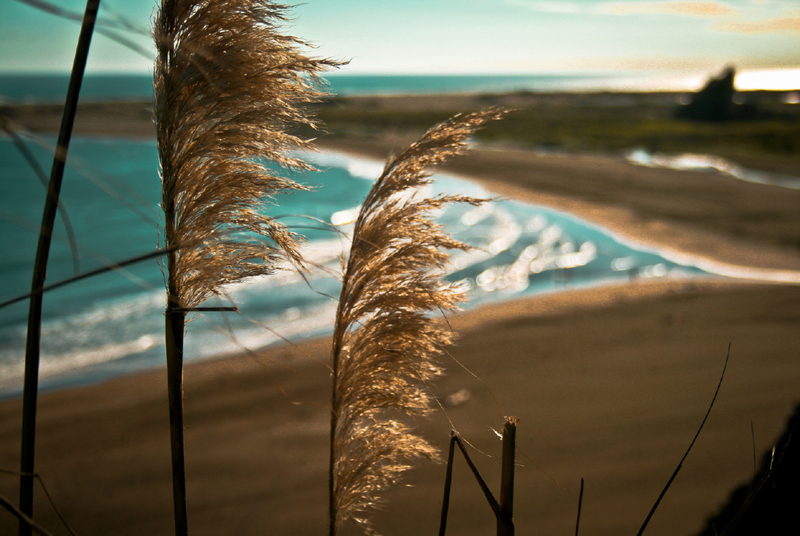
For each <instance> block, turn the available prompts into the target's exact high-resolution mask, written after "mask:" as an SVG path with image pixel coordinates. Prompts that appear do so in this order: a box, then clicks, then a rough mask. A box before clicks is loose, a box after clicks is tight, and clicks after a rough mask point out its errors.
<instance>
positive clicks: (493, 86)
mask: <svg viewBox="0 0 800 536" xmlns="http://www.w3.org/2000/svg"><path fill="white" fill-rule="evenodd" d="M325 78H326V80H327V82H328V86H327V90H328V91H329V92H330V93H332V94H335V95H341V96H358V95H399V94H454V93H471V94H475V93H497V92H503V93H509V92H518V91H539V92H542V91H544V92H547V91H589V90H623V91H624V90H629V91H638V90H650V89H652V90H678V91H680V90H686V89H687V81H686V79H685V76H684V77H681V76H680V75H676V74H675V75H670V74H667V75H664V74H660V73H659V74H654V73H647V72H643V73H632V72H630V73H629V72H620V73H613V74H602V75H601V74H539V75H354V74H335V73H334V74H329V75H327V76H326V77H325ZM698 81H699V82H700V83H701V82H702V77H700V78H698V80H694V79H692V80H691V81H689V82H688V84H689V86H690V87H691V86H692V85H697V83H698ZM68 82H69V75H67V74H0V104H2V103H3V102H13V103H32V102H49V103H52V102H55V103H61V102H63V100H64V95H65V94H66V91H67V84H68ZM152 88H153V84H152V78H151V76H150V75H148V74H87V75H86V77H85V78H84V82H83V85H82V87H81V100H82V101H83V102H98V101H119V100H124V101H139V100H148V99H150V98H152V93H153V89H152ZM691 89H696V88H694V87H691Z"/></svg>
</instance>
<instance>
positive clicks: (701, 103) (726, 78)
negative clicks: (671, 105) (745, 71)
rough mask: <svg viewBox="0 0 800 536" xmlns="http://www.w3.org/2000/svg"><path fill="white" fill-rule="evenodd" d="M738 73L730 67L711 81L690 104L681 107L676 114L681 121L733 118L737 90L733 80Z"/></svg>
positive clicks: (726, 119) (721, 120)
mask: <svg viewBox="0 0 800 536" xmlns="http://www.w3.org/2000/svg"><path fill="white" fill-rule="evenodd" d="M735 76H736V71H735V70H734V68H733V67H728V68H727V69H725V70H724V71H723V72H722V74H720V75H719V76H718V77H715V78H712V79H711V80H709V81H708V82H707V83H706V85H705V87H703V89H701V90H700V91H699V92H697V93H695V94H694V96H693V97H692V100H691V101H690V102H689V104H687V105H685V106H681V107H680V108H678V111H677V112H676V114H675V115H676V117H678V118H679V119H688V120H690V121H713V122H723V121H728V120H730V119H731V118H732V116H733V108H734V104H733V95H734V94H735V93H736V90H735V89H734V87H733V80H734V78H735Z"/></svg>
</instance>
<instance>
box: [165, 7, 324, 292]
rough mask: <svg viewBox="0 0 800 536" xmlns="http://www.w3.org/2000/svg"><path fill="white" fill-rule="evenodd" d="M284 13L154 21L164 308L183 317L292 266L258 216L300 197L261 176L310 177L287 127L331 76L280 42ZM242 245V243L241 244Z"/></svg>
mask: <svg viewBox="0 0 800 536" xmlns="http://www.w3.org/2000/svg"><path fill="white" fill-rule="evenodd" d="M287 9H288V8H287V6H284V5H280V4H273V3H271V2H267V1H261V0H193V1H189V0H165V1H164V2H163V3H162V6H161V9H160V11H159V13H158V14H157V16H156V20H155V24H154V30H153V32H154V37H155V41H156V46H157V48H158V57H157V59H156V64H155V69H154V82H155V122H156V129H157V133H158V149H159V158H160V167H161V178H162V208H163V210H164V213H165V230H164V237H165V242H166V244H165V245H166V246H168V247H169V246H173V245H179V246H181V249H180V250H178V251H177V252H176V253H174V254H173V255H171V256H170V258H169V260H168V263H169V266H168V272H169V281H168V287H169V293H170V296H171V300H174V301H176V302H177V305H179V306H181V307H193V306H196V305H197V304H199V303H200V302H202V301H203V300H205V299H206V298H208V297H209V296H211V295H213V294H215V293H217V292H218V291H219V288H220V286H222V285H224V284H227V283H232V282H235V281H238V280H241V279H243V278H247V277H251V276H255V275H260V274H265V273H270V272H271V271H272V270H274V267H275V264H276V262H278V261H279V260H281V259H285V257H287V256H288V257H289V258H290V259H292V260H293V261H294V262H296V263H301V261H302V259H301V256H300V253H299V252H298V244H297V238H296V237H295V236H294V235H293V234H292V233H290V232H288V231H287V230H286V229H285V228H284V227H283V226H282V225H280V224H279V223H278V222H276V221H275V220H273V219H271V218H269V217H267V216H265V215H264V214H263V208H264V206H265V204H266V203H268V202H269V201H270V199H271V198H272V196H274V195H275V194H279V193H282V192H287V191H292V190H300V189H303V187H302V186H301V185H299V184H298V183H296V182H295V181H293V180H291V179H289V178H285V177H282V176H280V175H279V174H277V173H276V172H274V171H272V170H270V169H269V168H268V167H267V166H266V165H265V162H266V161H272V162H273V163H275V164H278V166H280V167H282V168H284V169H286V170H304V169H309V166H308V165H307V164H306V163H305V162H303V161H302V160H299V159H297V158H294V157H292V156H290V155H289V153H288V151H289V150H293V149H306V148H309V144H308V142H307V141H306V140H303V139H301V138H300V137H298V136H296V135H294V134H292V133H291V132H292V130H293V129H294V127H296V126H298V125H309V126H312V127H316V126H317V125H316V123H315V121H314V120H313V119H311V118H310V117H309V116H308V115H307V114H306V111H305V109H304V108H303V106H302V105H303V104H304V103H308V102H315V101H318V100H319V99H320V98H322V97H323V96H324V93H323V92H322V91H320V89H319V83H320V80H319V78H318V74H319V73H320V72H321V71H324V70H327V69H330V68H332V67H335V66H336V65H338V63H337V62H335V61H331V60H318V59H312V58H309V57H307V56H306V55H304V53H303V49H304V48H306V46H307V45H306V44H305V43H304V42H302V41H300V40H298V39H296V38H294V37H289V36H284V35H281V34H280V33H279V28H278V25H279V24H281V23H283V22H284V21H285V20H286V15H285V13H286V11H287ZM243 236H247V237H249V238H247V239H243Z"/></svg>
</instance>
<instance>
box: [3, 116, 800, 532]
mask: <svg viewBox="0 0 800 536" xmlns="http://www.w3.org/2000/svg"><path fill="white" fill-rule="evenodd" d="M139 112H141V110H140V111H139ZM102 119H103V117H102V114H100V113H99V112H98V115H96V116H94V117H93V118H92V117H84V121H87V120H91V121H94V126H95V127H96V128H101V127H103V121H102ZM129 119H130V125H133V126H131V127H130V128H131V129H132V130H131V131H135V129H136V128H139V129H141V130H139V131H136V132H140V133H143V134H146V131H147V129H146V128H145V127H146V126H147V125H146V124H145V123H143V121H142V118H141V117H140V116H137V115H136V114H133V115H131V116H130V118H129ZM91 121H90V123H91ZM106 123H107V122H106ZM123 123H124V122H123ZM42 124H43V123H42ZM84 125H85V124H84ZM136 125H138V126H136ZM149 126H150V129H151V131H152V124H150V125H149ZM81 128H85V126H84V127H81ZM123 130H124V129H123ZM112 135H113V134H112ZM151 135H152V134H151ZM405 140H407V136H405V137H404V136H393V135H387V136H384V137H381V138H379V139H363V138H362V139H356V138H352V137H344V136H339V137H328V138H323V139H321V140H319V145H320V146H321V147H323V148H325V147H327V148H331V149H333V148H337V147H338V149H337V150H342V152H350V153H352V154H360V155H361V156H367V157H370V158H378V159H381V160H382V159H383V158H385V157H386V156H387V154H388V153H389V152H390V151H391V150H397V149H399V148H402V147H403V142H404V141H405ZM443 170H444V171H445V172H448V173H453V174H455V175H457V176H460V177H470V178H471V179H472V180H477V181H478V182H480V183H481V184H484V185H485V186H486V187H487V188H488V189H490V190H491V191H493V192H496V193H498V194H500V195H503V196H505V197H509V198H512V199H521V200H524V201H532V202H535V203H537V204H543V205H547V206H552V207H553V208H556V209H558V210H563V211H565V212H569V213H572V214H576V215H578V217H580V218H582V219H586V220H587V221H590V222H595V223H597V224H603V226H606V227H608V228H611V229H612V230H618V231H619V232H620V234H625V236H629V237H630V238H631V239H635V240H641V241H648V240H649V241H650V242H652V243H656V244H659V245H660V246H665V247H668V248H674V249H675V250H676V251H683V252H688V253H690V254H692V255H695V256H702V257H704V258H711V259H715V260H717V261H719V262H723V263H728V264H734V262H733V261H739V262H738V264H739V265H742V264H744V265H749V266H751V267H758V268H763V269H776V270H798V269H800V252H799V251H800V250H798V249H797V248H796V247H792V246H791V244H786V243H784V242H783V241H784V240H785V239H786V236H787V235H788V234H790V233H788V232H787V231H788V230H791V229H797V228H800V227H798V219H800V211H798V210H796V208H797V207H800V197H798V195H800V194H792V193H789V194H785V192H784V191H780V192H777V191H776V190H774V188H773V187H769V186H763V185H752V184H750V183H741V181H736V179H729V178H726V177H721V176H718V175H715V174H706V173H693V172H678V171H672V170H657V169H656V170H654V169H651V168H641V167H638V166H633V165H632V164H629V163H627V162H624V161H622V160H621V159H615V158H614V157H611V156H608V155H591V154H589V155H586V154H583V155H569V156H565V155H547V156H543V155H538V154H536V153H534V152H533V151H519V150H516V149H514V150H504V151H496V150H485V149H478V150H477V151H475V152H474V154H472V155H467V156H464V157H459V158H458V159H456V160H455V161H454V163H453V164H452V165H451V166H447V167H445V168H444V169H443ZM732 181H736V182H732ZM740 183H741V184H740ZM612 194H613V195H612ZM723 195H724V197H722V198H720V197H719V196H723ZM759 214H760V215H761V218H760V219H759V217H758V216H759ZM765 214H768V215H769V217H766V216H765ZM603 222H605V223H603ZM786 226H788V228H787V227H786ZM757 238H761V242H759V240H758V239H757ZM744 261H746V262H744ZM448 321H449V324H450V325H451V326H452V328H453V329H454V330H455V331H456V332H457V333H458V334H459V338H458V340H457V342H456V344H455V345H454V346H452V347H450V348H449V349H448V351H449V355H448V356H446V357H445V366H446V368H447V375H446V376H444V377H443V378H441V380H437V382H436V383H435V385H433V386H431V389H432V391H433V392H434V394H435V395H436V396H437V398H438V399H439V400H441V402H442V408H441V409H437V410H436V411H435V412H434V414H433V416H432V418H431V419H430V420H420V421H417V422H415V423H414V424H416V426H417V428H418V429H419V431H420V433H422V435H423V436H424V437H426V438H427V439H429V440H430V441H431V442H432V443H433V444H434V445H435V446H436V447H437V448H439V449H440V451H442V452H446V449H447V443H448V439H449V432H450V427H451V426H455V427H456V428H457V429H458V430H459V432H460V433H461V434H462V435H463V436H464V437H465V438H466V439H468V440H469V441H470V443H471V444H473V445H475V447H476V448H477V449H479V450H478V451H477V452H475V451H473V452H471V453H470V454H471V456H473V457H474V460H475V462H476V464H477V465H478V468H479V470H480V471H481V473H482V474H483V475H484V476H485V478H486V479H487V483H488V485H489V486H490V487H491V488H492V489H497V485H498V482H499V471H498V467H497V460H496V457H497V456H498V454H499V442H498V441H497V439H496V436H495V435H494V433H493V432H492V431H491V429H492V428H494V429H496V428H497V427H498V426H499V425H500V422H501V416H502V415H516V416H518V417H520V419H521V420H520V428H519V429H518V435H517V442H518V446H519V451H520V454H519V458H518V461H519V463H520V467H519V469H518V470H517V477H516V484H515V495H516V499H515V502H516V504H517V508H516V515H515V517H516V525H517V527H518V529H519V531H520V533H531V532H532V531H538V532H540V533H542V534H559V533H565V531H571V530H574V523H575V512H576V509H577V489H578V485H579V482H580V479H581V478H584V477H585V478H586V495H585V497H584V508H583V513H582V515H581V518H582V519H581V530H582V532H584V531H589V533H590V534H592V533H597V534H606V533H609V534H610V533H615V534H618V533H630V532H631V531H635V530H637V528H638V527H639V525H640V524H641V522H642V521H643V520H644V517H645V516H646V514H647V511H648V510H649V508H650V506H652V504H653V502H654V501H655V499H656V497H657V496H658V494H659V492H660V491H661V489H662V488H663V486H664V484H665V483H666V481H667V480H668V478H669V475H670V474H671V473H672V471H673V470H674V468H675V465H676V464H677V462H678V461H679V459H680V456H681V455H682V454H683V452H684V451H685V449H686V447H687V446H688V444H689V442H690V440H691V438H692V436H693V435H694V433H695V432H696V430H697V426H698V425H699V423H700V421H701V420H702V416H703V414H704V413H705V411H706V409H707V408H708V404H709V402H710V399H711V395H712V394H713V392H714V388H715V386H716V383H717V382H718V380H719V377H720V373H721V371H722V364H723V361H724V358H725V353H726V351H727V348H728V344H729V343H731V344H732V350H731V361H730V364H729V368H728V372H726V376H725V380H724V382H723V385H722V389H721V391H720V396H719V399H718V400H717V402H716V404H715V406H714V408H713V410H712V412H711V416H710V418H709V421H708V423H707V425H706V427H705V429H704V430H703V433H702V434H701V435H700V438H699V439H698V442H697V444H696V445H695V447H694V449H693V451H692V453H691V454H690V455H689V457H688V458H687V461H686V463H685V464H684V468H683V470H682V472H681V473H680V475H679V476H678V478H677V479H676V480H675V482H674V484H673V485H672V487H671V489H670V491H669V492H668V493H667V495H666V497H665V499H664V501H663V502H662V504H661V506H660V507H659V509H658V510H657V511H656V514H655V516H654V518H653V520H652V521H651V524H650V526H649V527H648V534H652V535H654V536H661V535H663V536H666V535H668V534H669V535H675V534H681V535H685V536H689V535H690V534H693V533H694V532H696V531H699V530H700V529H701V527H702V523H703V521H704V520H705V519H706V518H707V517H708V516H710V515H712V514H713V513H714V512H715V510H716V509H717V507H718V506H719V505H721V504H722V502H723V501H724V500H726V499H727V495H728V492H729V491H730V490H731V489H732V488H733V487H734V486H735V485H738V484H740V483H741V482H742V481H744V480H745V479H747V478H748V477H749V476H750V474H751V473H752V457H753V448H754V447H753V443H752V441H753V440H752V439H751V426H753V427H754V429H755V450H756V453H757V455H759V456H760V455H761V453H762V452H763V451H765V450H767V449H768V448H769V446H770V445H771V442H772V441H774V440H775V439H776V438H777V436H778V435H779V434H780V432H781V431H782V427H783V425H784V424H785V419H786V418H787V417H788V415H789V414H790V413H791V411H792V409H793V407H794V405H795V404H796V403H797V400H798V394H797V388H796V386H797V385H798V384H800V367H798V366H797V355H798V350H799V349H800V337H798V334H797V325H799V323H800V286H798V285H780V284H766V283H763V282H754V281H747V280H728V279H716V278H713V279H708V280H706V279H697V278H691V279H670V280H654V281H633V282H627V283H622V284H610V285H603V286H598V287H592V288H583V289H569V290H566V291H559V292H556V293H549V294H542V295H536V296H531V297H524V298H520V299H515V300H511V301H503V302H499V303H494V304H487V305H483V306H480V307H477V308H475V309H474V310H470V311H468V312H466V313H461V314H457V315H453V316H451V317H449V318H448ZM329 351H330V340H329V338H328V337H322V338H317V339H313V340H306V341H302V342H300V343H297V344H294V345H291V346H286V345H282V346H273V347H270V348H267V349H266V350H261V351H258V352H257V355H235V356H229V357H223V358H219V359H209V360H206V361H202V362H196V363H190V364H187V366H186V368H185V389H186V409H185V413H186V424H187V430H186V455H187V478H188V480H187V485H188V489H187V497H188V504H189V524H190V525H191V526H192V529H191V530H192V533H193V534H196V535H197V536H203V535H206V534H208V535H212V534H220V533H233V532H236V533H237V534H250V533H253V534H257V533H263V532H264V531H265V529H266V530H267V531H269V532H271V533H275V534H284V533H287V534H288V533H291V534H299V535H305V534H308V535H311V534H322V533H324V530H325V527H326V519H325V514H326V508H325V505H326V504H327V503H326V500H325V493H326V484H327V480H326V476H325V475H326V467H325V464H326V462H327V447H326V441H327V435H328V431H327V428H326V426H327V419H328V413H327V411H328V410H327V408H328V401H329V400H328V399H329V396H330V394H329V392H328V389H329V386H328V385H329V380H328V376H329V372H328V369H327V368H326V362H327V359H328V354H329ZM466 369H468V370H466ZM165 375H166V373H165V370H163V369H158V370H152V371H145V372H141V373H137V374H135V375H130V376H125V377H120V378H115V379H111V380H108V381H106V382H103V383H100V384H96V385H89V386H83V387H78V388H67V389H63V390H55V391H51V392H47V393H44V394H42V396H41V397H40V402H39V419H38V424H37V428H38V432H37V435H38V437H37V473H39V474H41V475H42V477H43V479H44V480H45V482H46V484H47V487H48V490H49V491H50V492H51V494H52V495H53V496H54V500H55V502H56V504H57V506H58V507H59V509H60V510H61V511H62V512H64V513H65V515H66V517H67V519H68V521H69V522H70V525H71V526H72V528H73V529H74V530H75V531H76V532H77V533H81V534H106V533H113V534H118V535H121V536H125V535H128V534H130V535H131V536H133V535H134V534H137V535H138V534H155V533H165V532H168V531H169V530H170V528H171V527H172V517H171V477H170V474H171V473H170V469H169V459H170V458H169V427H168V418H167V416H168V412H167V405H166V380H165ZM20 404H21V401H20V400H19V399H14V400H5V401H0V467H3V468H8V469H11V468H13V467H16V465H17V463H18V453H19V445H18V437H19V425H20V412H19V408H20ZM482 453H486V454H487V455H490V456H494V458H489V457H488V456H485V455H484V454H482ZM417 465H418V467H417V468H416V469H413V470H412V471H411V472H410V473H409V474H408V477H407V478H404V480H403V482H404V483H407V484H410V485H413V487H410V488H409V487H404V486H396V487H394V488H392V489H391V490H390V491H389V493H387V494H386V498H387V500H388V504H387V506H386V507H385V508H384V509H383V510H382V511H381V512H379V513H377V514H376V515H374V516H372V517H373V519H374V520H375V523H376V528H377V529H378V530H379V531H380V532H382V533H385V534H401V533H402V534H408V533H412V534H413V533H417V534H428V533H433V531H434V530H435V527H436V526H438V515H439V506H440V504H441V503H440V501H441V493H442V486H443V481H444V480H443V479H444V467H443V466H442V465H441V464H440V465H435V464H430V463H420V464H417ZM464 465H465V464H464V463H463V461H462V460H460V459H457V460H456V464H455V474H454V479H455V480H454V482H455V486H456V488H455V489H454V490H453V496H452V498H451V501H452V502H451V510H450V518H449V519H450V520H449V522H448V526H449V528H450V529H451V531H452V532H454V533H459V534H464V535H466V536H473V535H474V536H478V535H479V534H488V533H492V531H493V530H494V520H493V518H492V517H491V511H490V509H489V508H488V507H487V505H486V504H485V502H484V499H483V497H482V496H481V494H480V490H479V489H478V487H477V486H476V485H475V484H474V482H473V481H472V476H471V475H470V474H469V473H468V471H467V470H466V469H465V467H464ZM16 487H17V482H16V479H15V478H13V477H7V478H5V479H0V495H3V496H5V497H9V498H11V499H12V500H14V498H16V496H17V490H16ZM37 494H38V492H37ZM35 508H36V509H35V512H36V518H37V520H39V521H41V522H42V523H44V524H45V526H47V527H48V528H55V527H56V526H57V525H58V524H59V522H58V520H57V519H56V518H55V516H54V514H53V513H52V510H51V508H50V506H49V505H48V504H47V503H46V501H45V498H44V497H43V496H42V495H41V494H38V495H37V497H36V506H35ZM408 512H415V513H416V515H415V516H409V515H408ZM15 526H16V523H15V522H14V520H13V518H12V517H11V516H10V515H9V514H7V513H4V512H0V532H3V531H5V530H8V531H11V530H14V527H15Z"/></svg>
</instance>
